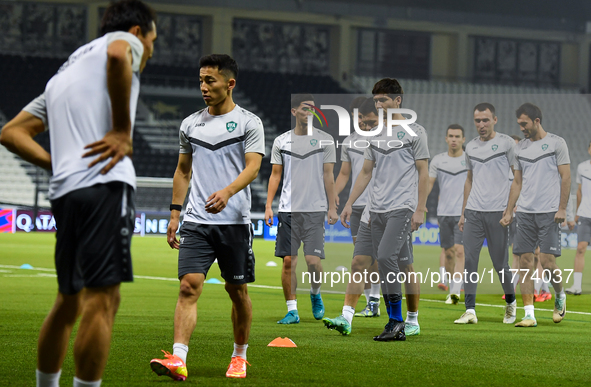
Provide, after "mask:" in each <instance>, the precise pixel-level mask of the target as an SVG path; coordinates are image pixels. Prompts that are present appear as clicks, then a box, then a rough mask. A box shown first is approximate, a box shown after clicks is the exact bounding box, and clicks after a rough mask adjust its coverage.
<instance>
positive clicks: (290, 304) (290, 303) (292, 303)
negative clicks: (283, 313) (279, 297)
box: [285, 300, 298, 313]
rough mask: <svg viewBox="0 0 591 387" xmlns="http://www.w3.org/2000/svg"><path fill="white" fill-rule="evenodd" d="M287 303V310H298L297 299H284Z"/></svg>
mask: <svg viewBox="0 0 591 387" xmlns="http://www.w3.org/2000/svg"><path fill="white" fill-rule="evenodd" d="M285 303H286V304H287V312H288V313H289V312H291V311H292V310H296V311H297V310H298V300H287V301H285Z"/></svg>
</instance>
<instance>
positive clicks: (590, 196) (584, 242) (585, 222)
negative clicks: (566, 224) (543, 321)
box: [566, 143, 591, 296]
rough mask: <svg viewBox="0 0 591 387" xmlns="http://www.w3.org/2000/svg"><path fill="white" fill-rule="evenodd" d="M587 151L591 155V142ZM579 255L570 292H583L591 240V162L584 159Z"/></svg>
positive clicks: (579, 172)
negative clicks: (588, 247) (586, 257)
mask: <svg viewBox="0 0 591 387" xmlns="http://www.w3.org/2000/svg"><path fill="white" fill-rule="evenodd" d="M587 152H588V153H589V155H590V156H591V143H589V148H588V149H587ZM577 184H578V185H579V188H578V189H577V216H576V219H575V222H577V236H578V244H577V255H576V256H575V272H574V275H573V277H574V283H573V286H572V287H570V288H568V289H566V292H567V293H568V294H574V295H575V296H578V295H581V294H582V287H583V286H582V282H583V269H584V268H585V252H586V251H587V246H589V242H591V162H590V161H589V160H587V161H583V162H582V163H581V164H579V166H578V167H577Z"/></svg>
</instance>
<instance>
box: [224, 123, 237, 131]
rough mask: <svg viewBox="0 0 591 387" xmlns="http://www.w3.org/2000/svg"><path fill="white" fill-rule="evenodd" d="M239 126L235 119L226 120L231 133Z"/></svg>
mask: <svg viewBox="0 0 591 387" xmlns="http://www.w3.org/2000/svg"><path fill="white" fill-rule="evenodd" d="M237 126H238V124H237V123H235V122H234V121H230V122H226V129H227V130H228V132H230V133H232V132H233V131H234V130H236V127H237Z"/></svg>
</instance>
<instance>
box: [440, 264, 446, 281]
mask: <svg viewBox="0 0 591 387" xmlns="http://www.w3.org/2000/svg"><path fill="white" fill-rule="evenodd" d="M439 276H440V278H441V280H440V281H439V282H440V283H442V284H444V283H445V266H439Z"/></svg>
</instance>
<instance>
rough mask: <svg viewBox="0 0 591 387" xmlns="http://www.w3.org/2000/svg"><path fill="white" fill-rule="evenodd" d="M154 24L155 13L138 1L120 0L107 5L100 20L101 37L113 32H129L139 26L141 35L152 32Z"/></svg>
mask: <svg viewBox="0 0 591 387" xmlns="http://www.w3.org/2000/svg"><path fill="white" fill-rule="evenodd" d="M152 22H154V23H156V12H154V10H153V9H152V8H151V7H150V6H149V5H147V4H145V3H144V2H142V1H140V0H122V1H118V2H113V3H111V4H110V5H109V7H108V8H107V10H106V11H105V14H104V15H103V18H102V19H101V35H104V34H107V33H109V32H115V31H125V32H127V31H129V29H130V28H131V27H133V26H140V28H141V30H142V35H144V36H145V35H146V34H147V33H148V32H150V31H152Z"/></svg>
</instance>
